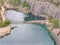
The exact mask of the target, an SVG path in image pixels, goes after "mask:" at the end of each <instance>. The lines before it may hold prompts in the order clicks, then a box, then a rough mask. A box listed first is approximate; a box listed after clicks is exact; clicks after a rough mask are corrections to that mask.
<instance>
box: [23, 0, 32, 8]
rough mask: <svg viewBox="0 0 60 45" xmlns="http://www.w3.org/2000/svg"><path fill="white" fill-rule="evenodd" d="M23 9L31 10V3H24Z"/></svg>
mask: <svg viewBox="0 0 60 45" xmlns="http://www.w3.org/2000/svg"><path fill="white" fill-rule="evenodd" d="M22 4H23V7H27V9H30V7H31V6H30V5H29V3H27V2H26V1H24V2H23V3H22Z"/></svg>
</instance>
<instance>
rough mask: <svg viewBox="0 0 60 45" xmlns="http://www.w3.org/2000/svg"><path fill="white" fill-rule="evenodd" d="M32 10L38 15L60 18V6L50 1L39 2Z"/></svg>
mask: <svg viewBox="0 0 60 45" xmlns="http://www.w3.org/2000/svg"><path fill="white" fill-rule="evenodd" d="M30 12H31V13H32V14H34V15H36V16H41V15H45V16H52V17H54V18H57V19H58V18H59V15H60V8H58V7H56V6H54V5H53V4H51V3H49V2H37V3H36V4H35V6H34V8H33V9H32V8H31V10H30Z"/></svg>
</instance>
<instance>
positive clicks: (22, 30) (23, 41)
mask: <svg viewBox="0 0 60 45" xmlns="http://www.w3.org/2000/svg"><path fill="white" fill-rule="evenodd" d="M6 16H7V18H8V19H9V20H10V21H18V22H19V21H25V17H27V16H26V14H23V13H19V12H16V11H13V10H9V11H8V12H7V15H6ZM12 25H13V24H12ZM15 25H16V24H15ZM55 44H56V43H55V41H54V40H53V39H52V38H51V35H50V33H49V31H48V30H47V29H46V28H45V27H44V25H43V26H42V25H40V24H38V25H37V24H17V27H16V28H15V29H13V30H12V31H11V34H10V35H9V36H6V37H4V38H2V39H0V45H55Z"/></svg>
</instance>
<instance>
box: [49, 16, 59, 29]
mask: <svg viewBox="0 0 60 45" xmlns="http://www.w3.org/2000/svg"><path fill="white" fill-rule="evenodd" d="M49 20H50V22H51V23H52V24H53V27H54V28H59V20H58V19H54V18H53V17H51V16H50V17H49Z"/></svg>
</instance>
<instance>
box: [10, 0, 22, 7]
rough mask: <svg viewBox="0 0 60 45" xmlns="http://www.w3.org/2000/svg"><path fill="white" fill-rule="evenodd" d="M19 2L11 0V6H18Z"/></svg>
mask: <svg viewBox="0 0 60 45" xmlns="http://www.w3.org/2000/svg"><path fill="white" fill-rule="evenodd" d="M20 2H21V1H20V0H11V4H12V5H13V6H18V5H19V4H20Z"/></svg>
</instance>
